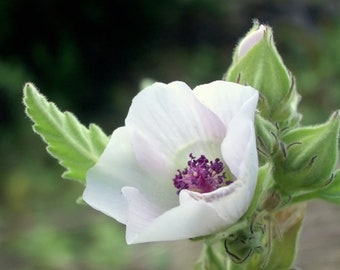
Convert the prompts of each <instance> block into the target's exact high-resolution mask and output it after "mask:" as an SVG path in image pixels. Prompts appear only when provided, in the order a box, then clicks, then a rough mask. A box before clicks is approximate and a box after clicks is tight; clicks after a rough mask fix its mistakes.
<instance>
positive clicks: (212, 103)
mask: <svg viewBox="0 0 340 270" xmlns="http://www.w3.org/2000/svg"><path fill="white" fill-rule="evenodd" d="M193 91H194V94H195V96H196V97H197V98H198V99H199V100H200V101H201V102H202V104H204V105H205V106H207V107H208V108H209V109H210V110H212V111H213V112H214V113H215V114H216V115H218V116H219V118H220V119H221V120H222V121H223V123H224V124H225V126H228V124H229V122H230V121H231V119H232V118H233V117H234V116H235V115H236V114H238V113H239V112H242V113H244V114H246V115H248V117H249V118H250V119H254V113H255V109H256V106H257V100H258V92H257V91H256V90H255V89H254V88H252V87H250V86H243V85H240V84H237V83H233V82H226V81H214V82H212V83H209V84H203V85H200V86H197V87H196V88H194V90H193Z"/></svg>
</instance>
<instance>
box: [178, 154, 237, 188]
mask: <svg viewBox="0 0 340 270" xmlns="http://www.w3.org/2000/svg"><path fill="white" fill-rule="evenodd" d="M189 158H190V159H189V161H188V167H186V168H185V169H184V170H182V171H181V170H177V172H178V173H177V174H176V176H175V177H174V178H173V182H174V186H175V187H176V188H177V189H178V191H177V194H179V192H180V191H181V190H182V189H189V190H191V191H196V192H200V193H207V192H211V191H213V190H216V189H218V188H220V187H222V186H227V185H229V184H231V183H232V181H228V180H226V173H225V171H224V164H223V162H222V161H221V160H220V159H219V158H216V159H215V161H209V160H208V159H207V158H206V157H205V156H204V155H201V156H200V157H199V158H196V157H194V156H193V154H192V153H191V154H190V155H189Z"/></svg>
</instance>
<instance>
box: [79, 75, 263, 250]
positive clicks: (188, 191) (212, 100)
mask: <svg viewBox="0 0 340 270" xmlns="http://www.w3.org/2000/svg"><path fill="white" fill-rule="evenodd" d="M257 100H258V92H257V91H256V90H254V89H253V88H252V87H249V86H242V85H239V84H236V83H231V82H225V81H215V82H212V83H210V84H205V85H200V86H198V87H196V88H195V89H194V90H191V89H190V88H189V87H188V86H187V85H186V84H185V83H183V82H172V83H170V84H162V83H155V84H153V85H151V86H149V87H147V88H145V89H144V90H142V91H141V92H140V93H139V94H138V95H137V96H136V97H135V98H134V99H133V102H132V105H131V107H130V109H129V113H128V115H127V117H126V120H125V126H124V127H120V128H118V129H116V130H115V131H114V132H113V134H112V136H111V139H110V142H109V144H108V145H107V147H106V149H105V150H104V153H103V154H102V156H101V157H100V159H99V160H98V163H97V164H96V165H95V166H94V167H93V168H92V169H90V170H89V172H88V174H87V179H86V180H87V182H86V189H85V191H84V194H83V198H84V200H85V201H86V202H87V203H88V204H89V205H90V206H92V207H93V208H95V209H97V210H99V211H101V212H103V213H104V214H106V215H108V216H110V217H112V218H114V219H116V220H117V221H119V222H121V223H123V224H126V241H127V243H128V244H132V243H141V242H151V241H164V240H178V239H187V238H192V237H198V236H204V235H208V234H212V233H215V232H218V231H220V230H222V229H225V228H227V227H228V226H230V225H232V224H234V223H235V222H237V220H238V219H239V218H240V217H241V216H242V215H243V214H244V213H245V211H246V210H247V208H248V206H249V204H250V201H251V199H252V197H253V193H254V189H255V186H256V181H257V170H258V160H257V151H256V145H255V132H254V113H255V109H256V105H257ZM209 161H211V162H209ZM186 167H187V168H186ZM199 181H200V182H199ZM175 185H176V186H177V187H175ZM207 185H208V187H207V188H206V186H207Z"/></svg>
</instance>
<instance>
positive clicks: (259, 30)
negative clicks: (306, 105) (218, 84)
mask: <svg viewBox="0 0 340 270" xmlns="http://www.w3.org/2000/svg"><path fill="white" fill-rule="evenodd" d="M225 80H227V81H233V82H238V83H241V84H247V85H251V86H252V87H254V88H255V89H257V90H258V91H260V94H261V95H262V96H261V98H260V101H259V106H258V109H259V110H260V113H261V115H262V116H264V117H265V118H269V119H270V120H272V121H273V122H279V123H285V124H289V125H294V124H296V123H297V122H298V121H299V120H300V118H301V117H300V115H299V114H298V113H297V104H298V102H299V99H300V97H299V95H298V93H297V91H296V88H295V81H294V78H293V76H292V75H291V73H290V72H289V71H288V69H287V68H286V67H285V65H284V63H283V61H282V59H281V56H280V55H279V53H278V52H277V49H276V47H275V44H274V42H273V32H272V29H271V28H270V27H269V26H266V25H259V23H258V22H257V21H255V23H254V26H253V27H252V29H251V30H250V31H249V32H248V34H246V36H245V37H244V38H243V39H242V40H241V41H240V43H239V45H238V46H237V47H236V50H235V52H234V55H233V62H232V65H231V66H230V68H229V69H228V71H227V74H226V76H225Z"/></svg>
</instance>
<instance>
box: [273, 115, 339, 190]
mask: <svg viewBox="0 0 340 270" xmlns="http://www.w3.org/2000/svg"><path fill="white" fill-rule="evenodd" d="M339 120H340V116H339V111H336V112H335V113H333V115H332V116H331V117H330V119H329V120H328V121H327V122H326V123H324V124H321V125H318V126H311V127H301V128H296V129H293V130H290V131H288V132H287V133H286V134H284V135H283V136H282V137H281V139H282V142H281V143H280V147H281V151H279V152H278V153H277V154H276V156H275V159H274V172H273V175H274V179H275V180H276V182H277V183H278V185H279V186H280V187H281V188H282V189H284V190H289V191H294V190H295V191H300V190H311V189H317V188H321V187H323V186H325V185H327V183H329V181H330V179H331V177H332V173H333V170H334V168H335V165H336V163H337V160H338V135H339V126H340V122H339Z"/></svg>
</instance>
